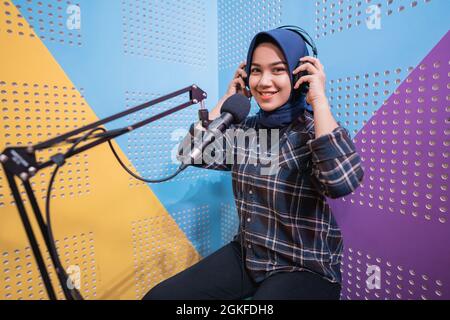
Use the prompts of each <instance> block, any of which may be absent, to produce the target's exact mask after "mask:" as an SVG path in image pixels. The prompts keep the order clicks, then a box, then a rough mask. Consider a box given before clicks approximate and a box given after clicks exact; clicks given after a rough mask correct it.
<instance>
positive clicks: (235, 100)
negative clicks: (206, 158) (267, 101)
mask: <svg viewBox="0 0 450 320" xmlns="http://www.w3.org/2000/svg"><path fill="white" fill-rule="evenodd" d="M249 112H250V100H249V99H248V98H247V97H245V96H244V95H242V94H240V93H236V94H234V95H232V96H231V97H229V98H228V99H227V100H225V102H224V103H223V105H222V108H220V116H219V117H218V118H216V119H215V120H214V121H212V122H211V123H210V124H209V126H208V130H206V132H205V133H204V135H203V137H202V140H201V143H199V144H198V145H194V146H193V147H192V149H191V151H190V152H189V154H187V155H186V156H185V157H183V158H184V159H185V161H183V164H182V165H181V168H182V169H185V168H187V167H188V166H189V165H190V164H192V163H195V161H197V160H198V159H200V158H201V157H202V154H203V150H205V148H206V147H207V146H208V145H209V144H211V143H212V142H213V141H214V139H215V138H216V137H217V135H218V133H221V134H223V133H224V132H225V130H226V129H228V128H229V127H230V126H231V125H232V124H239V123H241V122H242V121H244V119H245V118H247V116H248V114H249Z"/></svg>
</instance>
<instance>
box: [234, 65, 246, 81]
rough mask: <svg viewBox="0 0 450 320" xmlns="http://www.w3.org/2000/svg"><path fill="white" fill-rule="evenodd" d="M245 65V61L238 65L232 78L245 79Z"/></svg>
mask: <svg viewBox="0 0 450 320" xmlns="http://www.w3.org/2000/svg"><path fill="white" fill-rule="evenodd" d="M246 65H247V61H243V62H241V63H240V64H239V67H238V69H237V70H236V72H235V73H234V77H233V78H237V77H239V76H241V77H242V78H246V77H247V72H245V66H246Z"/></svg>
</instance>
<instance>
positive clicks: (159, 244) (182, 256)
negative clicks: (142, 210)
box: [131, 216, 200, 299]
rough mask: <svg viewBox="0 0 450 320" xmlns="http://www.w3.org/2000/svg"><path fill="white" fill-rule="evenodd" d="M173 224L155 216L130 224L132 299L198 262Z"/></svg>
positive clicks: (166, 219)
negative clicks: (132, 267) (133, 291)
mask: <svg viewBox="0 0 450 320" xmlns="http://www.w3.org/2000/svg"><path fill="white" fill-rule="evenodd" d="M176 230H177V228H176V224H175V222H174V221H173V220H171V219H168V218H167V217H166V216H160V217H159V216H156V217H152V218H146V219H143V220H137V221H133V222H132V223H131V231H132V234H131V237H132V243H133V256H134V271H135V274H134V280H135V293H136V298H137V299H140V298H142V297H143V296H144V295H145V294H146V293H147V291H148V290H150V288H152V287H154V286H155V285H157V284H158V283H159V282H161V281H162V280H164V279H166V278H167V277H169V276H172V275H175V274H177V273H178V272H180V271H182V270H184V269H185V268H186V267H187V266H189V265H192V264H194V263H195V262H197V261H198V260H199V258H200V257H199V256H198V255H193V254H192V253H190V252H189V250H187V249H188V247H187V244H186V242H184V241H183V240H182V238H180V233H179V232H178V231H176Z"/></svg>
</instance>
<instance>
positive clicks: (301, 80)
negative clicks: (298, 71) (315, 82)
mask: <svg viewBox="0 0 450 320" xmlns="http://www.w3.org/2000/svg"><path fill="white" fill-rule="evenodd" d="M312 78H313V76H312V75H308V76H303V77H301V78H300V79H299V80H298V81H297V83H296V84H295V85H294V89H298V88H299V87H300V85H301V84H302V83H304V82H310V81H311V80H312Z"/></svg>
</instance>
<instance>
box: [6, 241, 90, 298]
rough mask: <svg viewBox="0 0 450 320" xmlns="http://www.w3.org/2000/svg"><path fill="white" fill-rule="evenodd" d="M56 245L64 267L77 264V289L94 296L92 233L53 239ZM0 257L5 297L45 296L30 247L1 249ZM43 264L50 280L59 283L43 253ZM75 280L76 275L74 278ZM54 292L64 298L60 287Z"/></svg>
mask: <svg viewBox="0 0 450 320" xmlns="http://www.w3.org/2000/svg"><path fill="white" fill-rule="evenodd" d="M55 242H56V247H57V249H58V252H59V254H60V258H61V262H62V263H63V264H64V265H65V266H67V267H72V268H73V267H75V268H77V269H78V268H79V269H78V270H79V274H78V275H76V276H77V277H78V278H77V279H79V280H80V282H79V284H80V293H81V294H82V295H83V296H84V297H85V298H86V299H95V298H96V297H97V268H98V267H97V262H96V256H95V242H94V234H93V233H92V232H89V233H82V234H79V235H73V236H68V237H64V239H61V240H56V241H55ZM1 258H2V269H1V272H2V282H1V283H2V286H3V287H4V288H2V289H3V290H2V291H3V294H4V296H3V297H2V299H6V300H23V299H25V300H37V299H41V300H42V299H47V293H46V291H45V287H44V284H43V282H42V278H41V276H40V273H39V270H38V269H37V266H36V263H35V260H34V257H33V254H32V251H31V249H30V247H25V248H21V249H15V250H13V251H3V252H2V253H1ZM44 259H45V264H46V266H47V269H48V270H49V274H50V278H51V279H52V281H53V283H55V284H56V283H58V282H57V279H56V275H55V273H54V271H53V269H52V268H53V267H52V262H51V260H50V256H49V255H48V252H47V251H46V252H45V254H44ZM73 279H74V282H75V279H76V278H73ZM57 288H58V290H57V291H56V292H57V296H58V298H59V299H62V298H64V295H63V293H62V290H61V287H60V286H57Z"/></svg>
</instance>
